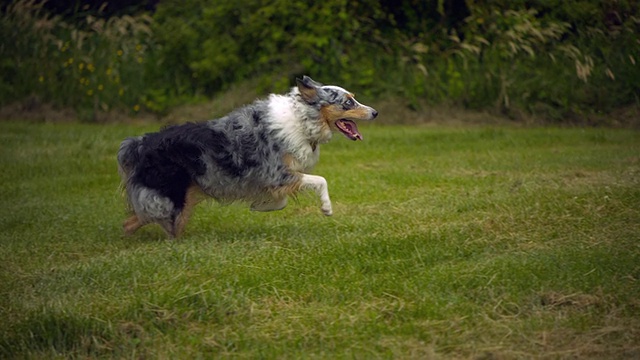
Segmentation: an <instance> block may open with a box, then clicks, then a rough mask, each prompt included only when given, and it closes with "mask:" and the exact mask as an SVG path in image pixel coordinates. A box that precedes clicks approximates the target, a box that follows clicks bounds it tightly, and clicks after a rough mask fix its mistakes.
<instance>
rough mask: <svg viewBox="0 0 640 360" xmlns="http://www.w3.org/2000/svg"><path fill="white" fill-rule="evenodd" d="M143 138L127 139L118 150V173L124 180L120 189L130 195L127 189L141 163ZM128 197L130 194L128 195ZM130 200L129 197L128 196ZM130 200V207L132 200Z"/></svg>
mask: <svg viewBox="0 0 640 360" xmlns="http://www.w3.org/2000/svg"><path fill="white" fill-rule="evenodd" d="M142 138H143V137H142V136H137V137H129V138H126V139H125V140H124V141H123V142H122V143H121V144H120V149H119V150H118V173H119V174H120V179H121V180H122V182H121V184H120V187H121V189H122V190H123V192H124V193H125V194H126V193H128V191H127V188H128V187H129V186H130V184H131V178H132V177H133V174H134V173H135V169H136V165H137V164H138V163H139V162H140V154H141V153H142ZM127 195H128V194H127ZM127 198H129V196H127ZM127 200H129V205H131V203H130V199H127Z"/></svg>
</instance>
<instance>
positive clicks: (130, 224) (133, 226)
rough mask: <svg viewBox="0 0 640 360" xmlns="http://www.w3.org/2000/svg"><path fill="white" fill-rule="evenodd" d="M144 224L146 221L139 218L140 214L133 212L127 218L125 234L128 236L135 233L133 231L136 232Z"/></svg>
mask: <svg viewBox="0 0 640 360" xmlns="http://www.w3.org/2000/svg"><path fill="white" fill-rule="evenodd" d="M142 225H144V223H143V222H142V221H140V218H138V215H136V214H133V215H131V216H130V217H129V218H128V219H127V220H125V221H124V224H123V225H122V228H123V229H124V234H125V235H126V236H129V235H133V233H134V232H136V230H138V229H140V228H141V227H142Z"/></svg>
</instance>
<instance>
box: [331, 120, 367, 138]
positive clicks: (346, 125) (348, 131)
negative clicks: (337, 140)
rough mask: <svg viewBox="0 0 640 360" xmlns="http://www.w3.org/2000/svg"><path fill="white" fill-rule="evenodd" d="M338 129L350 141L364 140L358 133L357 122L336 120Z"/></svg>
mask: <svg viewBox="0 0 640 360" xmlns="http://www.w3.org/2000/svg"><path fill="white" fill-rule="evenodd" d="M336 127H337V128H338V130H340V132H341V133H343V134H344V136H346V137H348V138H349V139H351V140H362V134H360V132H359V131H358V125H356V123H355V122H353V121H351V120H347V119H339V120H336Z"/></svg>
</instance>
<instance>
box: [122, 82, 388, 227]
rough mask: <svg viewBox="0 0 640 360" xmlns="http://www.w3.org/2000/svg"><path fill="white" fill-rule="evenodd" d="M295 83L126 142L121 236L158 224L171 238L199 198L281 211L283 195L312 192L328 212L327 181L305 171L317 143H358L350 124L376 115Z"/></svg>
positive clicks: (342, 96)
mask: <svg viewBox="0 0 640 360" xmlns="http://www.w3.org/2000/svg"><path fill="white" fill-rule="evenodd" d="M296 81H297V86H295V87H293V88H292V89H291V91H290V92H289V93H287V94H285V95H276V94H272V95H270V96H269V97H268V98H266V99H262V100H256V101H255V102H253V103H252V104H250V105H247V106H244V107H242V108H239V109H236V110H234V111H233V112H231V113H230V114H228V115H226V116H224V117H222V118H219V119H215V120H210V121H206V122H201V123H186V124H183V125H177V126H170V127H167V128H165V129H163V130H161V131H159V132H155V133H149V134H145V135H142V136H137V137H130V138H127V139H125V140H124V141H123V142H122V144H121V145H120V149H119V151H118V170H119V172H120V176H121V178H122V184H123V187H124V190H125V193H126V197H127V201H128V205H129V210H130V211H131V215H130V217H129V218H128V219H126V220H125V222H124V232H125V234H127V235H130V234H133V233H134V232H135V231H136V230H138V229H139V228H140V227H141V226H143V225H146V224H150V223H157V224H159V225H160V226H161V227H162V228H163V229H164V230H165V231H166V232H167V234H168V235H169V236H170V237H172V238H173V237H177V236H179V235H180V233H181V232H182V230H183V228H184V226H185V224H186V222H187V220H188V217H189V214H190V212H191V210H192V208H193V206H194V205H195V204H196V203H197V202H198V201H199V200H200V199H202V198H206V196H208V197H211V198H213V199H215V200H218V201H220V202H223V203H227V202H234V201H245V202H248V203H249V204H251V210H255V211H271V210H280V209H283V208H284V207H285V206H286V205H287V198H288V196H290V195H293V194H295V193H296V192H298V191H301V190H313V191H314V192H315V193H316V194H317V195H318V196H319V197H320V201H321V207H320V208H321V210H322V212H323V213H324V214H325V215H331V214H332V209H331V200H330V199H329V192H328V189H327V181H326V180H325V179H324V178H323V177H321V176H317V175H310V174H309V171H311V169H312V168H313V166H314V165H315V164H316V163H317V162H318V158H319V155H320V144H324V143H326V142H328V141H329V140H330V139H331V136H332V132H333V131H338V132H341V133H342V134H344V135H345V136H346V137H347V138H349V139H351V140H361V139H362V135H361V134H360V132H359V131H358V127H357V125H356V123H355V121H357V120H372V119H374V118H375V117H376V116H377V115H378V112H377V111H376V110H375V109H373V108H371V107H369V106H366V105H363V104H360V103H358V102H357V101H356V100H355V98H354V95H353V94H352V93H350V92H349V91H347V90H345V89H343V88H341V87H338V86H325V85H322V84H320V83H318V82H316V81H314V80H312V79H311V78H309V77H307V76H304V77H303V78H302V79H297V80H296ZM201 194H204V195H206V196H204V197H203V196H201Z"/></svg>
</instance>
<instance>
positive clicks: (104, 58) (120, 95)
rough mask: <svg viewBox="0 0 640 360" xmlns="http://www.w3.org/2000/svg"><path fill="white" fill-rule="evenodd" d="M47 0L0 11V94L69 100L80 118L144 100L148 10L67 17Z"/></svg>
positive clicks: (134, 107) (131, 108) (21, 0)
mask: <svg viewBox="0 0 640 360" xmlns="http://www.w3.org/2000/svg"><path fill="white" fill-rule="evenodd" d="M43 5H44V2H41V1H37V0H18V1H14V2H12V3H11V4H9V5H8V6H7V8H6V11H5V12H3V13H2V14H1V15H0V26H1V29H2V35H3V44H4V45H3V46H2V47H1V48H0V49H1V50H0V51H1V52H2V54H0V55H2V57H3V59H4V60H3V63H2V72H3V75H4V76H5V84H6V85H5V87H4V88H2V89H0V101H1V102H2V103H4V104H6V103H8V102H10V101H17V100H23V99H24V98H27V97H31V98H32V99H33V100H32V101H36V102H51V103H53V104H55V105H57V106H60V107H72V108H74V109H76V110H78V111H79V112H80V114H79V115H80V116H81V117H82V118H85V119H92V118H94V117H95V115H96V113H97V112H98V111H109V110H112V109H119V110H125V111H128V112H131V113H135V112H138V111H140V109H141V108H142V107H143V106H145V105H146V106H151V107H153V104H152V103H147V101H145V93H146V91H147V88H146V84H145V81H144V80H145V62H146V61H148V55H147V54H148V51H149V42H150V39H151V30H150V26H149V25H150V22H151V18H150V17H149V16H148V15H141V16H137V17H135V18H134V17H131V16H126V15H125V16H121V17H111V18H110V19H108V20H105V19H102V18H97V17H95V16H91V15H88V16H86V17H84V18H83V20H82V21H81V22H79V23H75V24H70V23H67V22H65V21H64V20H63V19H62V18H61V17H60V16H57V15H56V16H53V15H50V14H49V13H48V12H46V11H45V10H44V9H43Z"/></svg>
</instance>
